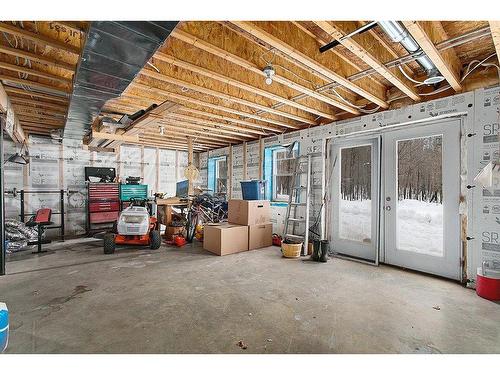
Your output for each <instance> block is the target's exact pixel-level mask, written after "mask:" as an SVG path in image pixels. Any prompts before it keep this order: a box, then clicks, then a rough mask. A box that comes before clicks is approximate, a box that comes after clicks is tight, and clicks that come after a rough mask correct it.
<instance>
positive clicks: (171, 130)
mask: <svg viewBox="0 0 500 375" xmlns="http://www.w3.org/2000/svg"><path fill="white" fill-rule="evenodd" d="M160 125H162V126H163V127H164V130H163V135H164V136H169V137H181V138H184V137H193V138H197V139H198V140H199V142H201V143H205V144H208V145H213V146H217V147H223V146H226V145H228V144H235V143H240V141H238V140H236V139H220V138H216V137H213V136H210V135H208V134H206V133H204V132H200V131H199V130H195V129H183V130H182V131H179V127H177V126H175V125H174V124H173V123H170V124H169V123H168V122H161V123H160ZM147 136H151V137H157V136H158V133H157V132H144V133H142V134H141V137H147Z"/></svg>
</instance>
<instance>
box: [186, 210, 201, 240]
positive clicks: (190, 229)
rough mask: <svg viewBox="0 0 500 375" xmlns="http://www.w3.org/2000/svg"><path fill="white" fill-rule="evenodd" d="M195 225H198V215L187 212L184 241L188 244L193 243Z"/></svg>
mask: <svg viewBox="0 0 500 375" xmlns="http://www.w3.org/2000/svg"><path fill="white" fill-rule="evenodd" d="M196 224H198V213H197V212H193V211H189V213H188V216H187V222H186V241H187V242H189V243H191V242H193V238H194V234H195V233H196Z"/></svg>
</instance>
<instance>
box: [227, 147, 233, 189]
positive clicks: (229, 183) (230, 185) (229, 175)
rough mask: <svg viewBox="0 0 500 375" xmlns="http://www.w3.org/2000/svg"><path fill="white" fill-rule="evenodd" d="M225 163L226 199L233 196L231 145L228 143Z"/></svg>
mask: <svg viewBox="0 0 500 375" xmlns="http://www.w3.org/2000/svg"><path fill="white" fill-rule="evenodd" d="M228 159H229V160H228V164H227V195H226V196H227V199H231V198H232V197H233V145H232V144H231V145H229V158H228Z"/></svg>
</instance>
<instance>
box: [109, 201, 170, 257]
mask: <svg viewBox="0 0 500 375" xmlns="http://www.w3.org/2000/svg"><path fill="white" fill-rule="evenodd" d="M146 203H147V202H146V201H145V200H144V199H135V198H133V199H131V200H130V205H129V206H128V207H127V208H125V209H124V210H123V211H122V212H121V213H120V216H119V217H118V220H117V222H116V224H115V226H114V228H113V233H106V234H105V235H104V254H113V253H114V252H115V248H116V245H139V246H149V247H150V248H151V249H152V250H156V249H158V248H159V247H160V245H161V235H160V231H159V230H158V229H159V228H158V221H157V219H156V218H155V217H154V216H152V215H150V213H149V211H148V209H147V207H146Z"/></svg>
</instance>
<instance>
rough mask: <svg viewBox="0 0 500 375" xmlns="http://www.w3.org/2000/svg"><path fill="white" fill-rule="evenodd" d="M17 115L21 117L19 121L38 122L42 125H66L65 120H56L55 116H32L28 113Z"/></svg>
mask: <svg viewBox="0 0 500 375" xmlns="http://www.w3.org/2000/svg"><path fill="white" fill-rule="evenodd" d="M17 117H18V118H19V121H30V122H34V123H38V124H40V125H42V124H45V125H55V126H59V125H60V126H64V120H61V121H57V120H54V119H53V118H44V117H41V116H32V115H27V114H22V115H18V116H17Z"/></svg>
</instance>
